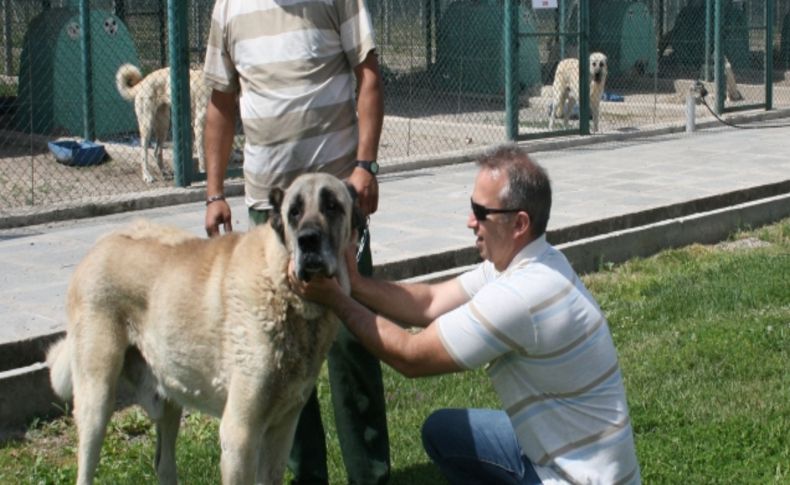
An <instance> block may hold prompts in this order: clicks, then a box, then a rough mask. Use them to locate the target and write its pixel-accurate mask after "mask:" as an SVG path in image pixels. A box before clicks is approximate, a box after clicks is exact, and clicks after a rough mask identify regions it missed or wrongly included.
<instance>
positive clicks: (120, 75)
mask: <svg viewBox="0 0 790 485" xmlns="http://www.w3.org/2000/svg"><path fill="white" fill-rule="evenodd" d="M115 83H116V87H117V88H118V92H119V93H120V95H121V97H122V98H123V99H125V100H127V101H133V102H134V112H135V114H136V115H137V125H138V127H139V129H140V147H141V148H142V149H143V162H142V165H143V180H145V181H146V182H148V183H151V182H153V181H154V176H153V175H152V174H151V170H150V165H149V162H148V145H149V144H150V143H151V140H152V138H153V141H154V144H155V145H154V157H156V163H157V166H158V167H159V171H160V173H161V174H162V176H166V175H167V174H170V173H172V170H170V169H167V170H166V169H165V166H164V161H163V159H162V145H163V144H164V142H165V140H166V139H167V133H168V131H170V106H171V105H172V104H173V103H172V99H171V98H170V68H168V67H165V68H162V69H159V70H156V71H154V72H152V73H151V74H149V75H147V76H146V77H145V78H143V75H142V73H140V70H139V69H138V68H137V67H135V66H133V65H131V64H124V65H122V66H121V67H119V68H118V72H117V73H116V74H115ZM189 95H190V100H191V101H190V104H191V106H190V110H191V113H192V123H193V132H194V135H193V140H192V141H193V142H194V145H195V152H197V158H198V169H199V170H200V171H201V172H205V171H206V155H205V153H204V150H203V128H204V126H205V123H206V107H207V106H208V100H209V97H210V96H211V89H209V88H208V87H207V86H206V85H205V83H204V81H203V72H202V71H199V70H194V69H193V70H190V71H189Z"/></svg>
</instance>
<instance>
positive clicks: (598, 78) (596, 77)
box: [593, 71, 603, 83]
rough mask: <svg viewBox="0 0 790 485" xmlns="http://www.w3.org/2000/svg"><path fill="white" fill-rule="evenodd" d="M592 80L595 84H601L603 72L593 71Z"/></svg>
mask: <svg viewBox="0 0 790 485" xmlns="http://www.w3.org/2000/svg"><path fill="white" fill-rule="evenodd" d="M593 79H594V80H595V82H597V83H599V82H601V79H603V71H595V72H594V73H593Z"/></svg>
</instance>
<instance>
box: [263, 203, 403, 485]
mask: <svg viewBox="0 0 790 485" xmlns="http://www.w3.org/2000/svg"><path fill="white" fill-rule="evenodd" d="M249 215H250V223H251V224H255V225H257V224H263V223H265V222H266V221H267V220H268V212H267V211H257V210H253V209H250V210H249ZM358 268H359V272H360V273H361V274H363V275H367V276H369V275H371V274H372V273H373V261H372V257H371V253H370V238H369V237H368V238H367V240H366V241H365V246H364V248H363V252H362V257H361V258H360V260H359V263H358ZM327 363H328V369H329V385H330V389H331V393H332V408H333V410H334V413H335V425H336V427H337V435H338V439H339V441H340V450H341V452H342V454H343V462H344V463H345V465H346V474H347V475H348V483H350V484H365V485H367V484H379V483H386V482H387V480H388V479H389V474H390V454H389V435H388V432H387V414H386V407H385V402H384V384H383V382H382V378H381V363H380V362H379V360H378V359H377V358H376V357H374V356H373V355H371V354H370V353H369V352H368V351H367V350H366V349H365V348H364V347H363V346H362V345H361V344H360V343H359V342H358V341H357V339H356V337H354V336H353V335H352V334H351V332H349V331H348V330H347V329H346V327H345V326H341V328H340V331H339V332H338V335H337V338H336V339H335V342H334V344H333V345H332V348H331V349H330V351H329V356H328V359H327ZM288 467H289V468H290V469H291V471H292V472H293V474H294V477H295V479H294V483H297V484H326V483H329V472H328V470H327V463H326V440H325V433H324V425H323V421H322V420H321V409H320V406H319V402H318V395H317V393H316V390H315V389H313V392H312V393H311V394H310V398H309V400H308V401H307V404H306V405H305V407H304V409H302V414H301V415H300V416H299V423H298V424H297V426H296V436H295V438H294V444H293V448H292V449H291V456H290V459H289V461H288Z"/></svg>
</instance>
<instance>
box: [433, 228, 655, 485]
mask: <svg viewBox="0 0 790 485" xmlns="http://www.w3.org/2000/svg"><path fill="white" fill-rule="evenodd" d="M460 282H461V285H462V286H463V288H464V290H465V291H466V292H467V293H468V295H469V297H470V298H471V300H470V301H469V302H468V303H467V304H465V305H463V306H461V307H459V308H458V309H456V310H454V311H452V312H450V313H448V314H446V315H444V316H442V317H441V318H440V319H439V321H438V324H439V334H440V336H441V339H442V341H443V343H444V346H445V348H446V349H447V351H448V352H449V353H450V355H452V356H453V358H454V359H455V361H456V362H457V363H458V364H459V365H460V366H462V367H464V368H467V369H473V368H477V367H480V366H483V365H486V364H487V371H488V374H489V376H490V378H491V381H492V383H493V386H494V388H495V389H496V392H497V394H498V395H499V397H500V399H501V401H502V405H503V408H504V409H505V411H506V412H507V414H508V416H509V417H510V420H511V422H512V423H513V427H514V429H515V432H516V435H517V437H518V441H519V443H520V444H521V447H522V449H523V451H524V453H525V454H526V456H527V457H528V458H529V459H530V460H531V461H532V463H533V464H535V469H536V471H537V473H538V475H539V476H540V478H541V479H542V480H543V482H544V483H547V484H548V483H585V484H586V483H596V484H597V483H600V484H616V483H623V484H637V483H639V482H640V474H639V465H638V462H637V458H636V451H635V448H634V441H633V432H632V429H631V423H630V421H629V416H628V406H627V403H626V397H625V390H624V387H623V380H622V376H621V374H620V368H619V365H618V360H617V353H616V350H615V347H614V344H613V342H612V338H611V334H610V333H609V327H608V325H607V323H606V319H605V318H604V316H603V314H602V312H601V309H600V308H599V306H598V304H597V303H596V302H595V300H594V299H593V297H592V295H590V293H589V292H588V291H587V289H586V288H585V287H584V284H583V283H582V281H581V280H580V279H579V278H578V276H577V275H576V273H575V272H574V271H573V268H572V267H571V266H570V264H569V263H568V260H567V259H566V258H565V256H564V255H563V254H562V253H561V252H559V251H558V250H556V249H555V248H553V247H552V246H551V245H549V244H548V243H547V242H546V239H545V236H543V237H540V238H539V239H537V240H535V241H533V242H532V243H530V244H529V245H527V246H526V247H525V248H524V249H522V250H521V251H520V252H519V253H518V255H517V256H516V257H515V258H514V260H513V261H512V262H511V264H510V266H509V267H508V268H507V269H506V270H505V271H504V272H502V273H499V272H497V271H496V270H495V269H494V266H493V264H491V263H490V262H485V263H483V264H481V265H480V266H479V267H478V268H476V269H474V270H472V271H470V272H468V273H465V274H463V275H461V276H460Z"/></svg>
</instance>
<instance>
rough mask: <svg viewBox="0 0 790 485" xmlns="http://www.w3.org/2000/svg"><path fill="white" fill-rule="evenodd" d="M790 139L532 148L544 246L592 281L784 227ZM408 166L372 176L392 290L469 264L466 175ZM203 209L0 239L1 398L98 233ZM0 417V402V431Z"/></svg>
mask: <svg viewBox="0 0 790 485" xmlns="http://www.w3.org/2000/svg"><path fill="white" fill-rule="evenodd" d="M786 122H787V120H786V119H785V120H781V119H780V120H773V121H768V122H766V123H767V124H781V123H786ZM751 126H759V125H751ZM788 133H790V129H788V128H784V129H770V128H761V129H744V130H736V129H732V128H716V129H709V130H703V131H697V132H695V133H691V134H685V133H676V134H669V135H664V136H657V137H651V138H633V139H629V140H620V141H615V142H604V143H597V144H594V145H587V146H577V147H575V148H574V147H568V148H556V147H557V146H561V143H555V145H554V146H555V148H556V149H553V150H551V151H539V148H540V146H541V145H539V144H534V145H532V146H531V148H532V150H531V151H533V153H534V155H533V156H534V158H535V159H536V160H537V161H539V162H540V163H541V164H543V165H544V166H545V167H546V168H547V170H548V172H549V175H550V177H551V179H552V182H553V189H554V205H553V209H552V217H551V220H550V223H549V239H550V241H552V242H553V243H554V244H557V245H559V246H561V247H562V248H563V250H564V251H565V252H566V254H568V255H569V258H571V260H572V261H573V262H574V265H575V266H576V267H577V270H579V271H589V270H593V269H595V268H596V267H597V265H600V264H601V263H602V262H604V261H614V262H617V261H622V260H624V259H627V258H629V257H632V256H635V255H648V254H652V253H653V252H656V251H658V250H660V249H662V248H664V247H668V246H676V245H682V244H688V243H690V242H694V241H700V242H713V241H716V240H720V239H721V238H723V237H726V235H727V234H728V233H730V232H731V231H733V230H736V229H737V228H739V227H744V226H749V225H759V224H764V223H767V222H771V221H774V220H777V219H780V218H782V217H787V216H790V155H788V154H789V153H790V140H789V138H788ZM526 146H527V147H528V148H530V145H529V144H527V145H526ZM543 146H544V147H545V146H546V145H543ZM466 158H467V159H468V157H466ZM429 165H430V164H429ZM434 165H435V164H434ZM411 167H412V168H411V169H409V170H401V171H395V169H394V168H393V167H389V170H387V169H385V170H384V171H383V173H382V174H381V175H380V192H381V199H380V204H379V211H378V212H377V213H376V214H374V215H373V216H372V217H371V221H370V222H371V233H372V240H371V241H372V248H373V260H374V264H375V265H376V271H377V274H379V275H380V276H383V277H388V278H393V279H403V278H411V277H418V276H420V275H425V274H426V273H433V274H436V272H442V271H444V272H450V273H452V272H455V271H457V269H455V268H458V267H462V266H465V265H469V264H472V263H474V262H475V261H476V258H477V253H476V251H475V250H474V248H473V242H474V238H473V236H472V233H471V231H470V230H469V229H467V228H466V221H467V218H468V217H469V197H470V194H471V190H472V184H473V179H474V174H475V173H476V167H475V165H474V164H473V163H468V162H465V163H455V164H451V165H443V166H433V167H427V168H418V165H411ZM401 168H405V167H401ZM200 198H201V199H202V196H201V197H200ZM230 202H231V206H232V209H233V215H234V228H235V229H236V230H246V229H247V217H246V209H245V208H244V207H243V200H242V198H241V197H233V198H231V199H230ZM204 210H205V205H204V204H203V203H202V202H194V203H188V204H181V205H173V206H169V207H162V208H156V209H149V210H142V211H135V212H129V213H119V214H115V215H110V216H103V217H95V218H88V219H79V220H70V221H64V222H54V223H49V224H42V225H36V226H25V227H20V228H16V229H5V230H0V267H2V272H0V386H2V382H3V377H4V374H5V377H8V376H9V375H11V374H13V373H14V372H16V371H14V370H13V369H20V368H23V367H25V366H31V365H32V366H33V367H35V368H34V369H33V370H34V371H35V370H37V369H38V367H36V366H40V364H36V363H35V362H37V361H40V360H41V355H42V348H43V347H44V346H45V345H46V344H47V342H49V341H50V340H51V336H52V335H53V334H55V333H57V332H60V331H62V330H63V329H64V326H65V314H64V301H65V291H66V287H67V283H68V279H69V277H70V275H71V273H72V271H73V270H74V267H75V265H76V264H77V263H78V262H79V260H80V259H81V258H82V257H83V256H84V255H85V253H86V252H87V251H88V249H89V248H90V247H91V245H92V244H93V243H94V242H95V241H96V239H97V238H98V237H99V236H100V235H102V234H104V233H106V232H108V231H111V230H113V229H115V228H117V227H118V226H119V225H121V224H124V223H125V222H127V221H129V220H131V219H133V218H136V217H146V218H150V219H153V220H156V221H158V222H160V223H167V224H175V225H177V226H180V227H183V228H185V229H187V230H190V231H193V232H194V233H195V234H197V235H201V236H203V235H204V230H203V216H204ZM38 370H40V369H38ZM42 382H44V384H41V385H46V384H45V381H42ZM7 392H11V391H10V390H9V389H5V390H2V389H0V395H2V394H6V393H7ZM0 401H2V399H0ZM6 412H8V411H7V410H4V406H3V404H2V402H0V421H5V419H6V418H5V417H4V416H3V414H4V413H6Z"/></svg>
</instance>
